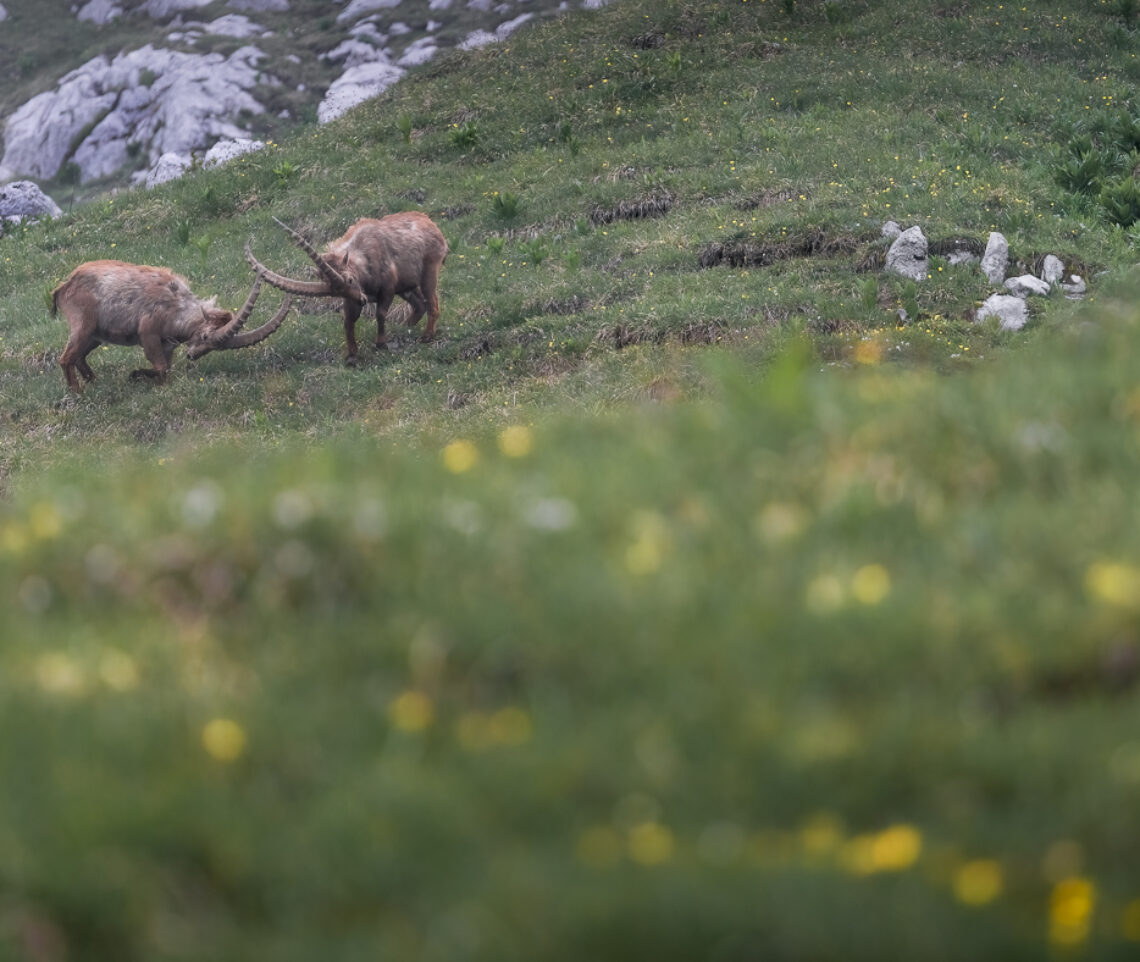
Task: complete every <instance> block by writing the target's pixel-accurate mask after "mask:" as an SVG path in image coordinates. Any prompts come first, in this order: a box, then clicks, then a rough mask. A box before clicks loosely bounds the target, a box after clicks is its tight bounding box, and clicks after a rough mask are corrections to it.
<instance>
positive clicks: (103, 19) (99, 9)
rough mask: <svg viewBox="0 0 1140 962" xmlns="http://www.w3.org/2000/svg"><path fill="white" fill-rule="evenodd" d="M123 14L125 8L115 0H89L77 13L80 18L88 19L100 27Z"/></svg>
mask: <svg viewBox="0 0 1140 962" xmlns="http://www.w3.org/2000/svg"><path fill="white" fill-rule="evenodd" d="M122 15H123V8H122V7H120V6H119V5H118V4H117V3H114V2H113V0H89V2H87V3H85V4H84V5H83V6H82V7H81V8H80V10H79V13H78V14H76V16H77V17H78V19H80V20H88V21H90V22H91V23H94V24H98V25H99V26H100V27H101V26H103V24H105V23H110V22H111V21H112V20H114V19H115V18H116V17H121V16H122Z"/></svg>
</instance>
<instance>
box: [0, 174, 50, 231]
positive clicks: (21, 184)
mask: <svg viewBox="0 0 1140 962" xmlns="http://www.w3.org/2000/svg"><path fill="white" fill-rule="evenodd" d="M62 213H63V211H62V210H60V209H59V205H58V204H57V203H56V202H55V201H54V200H52V199H51V198H50V197H48V195H47V194H45V193H44V192H43V191H42V190H40V189H39V187H37V186H36V185H35V184H33V183H32V182H31V181H29V180H20V181H16V182H15V183H12V184H5V185H4V186H3V187H0V221H4V222H7V223H10V224H18V223H20V222H21V221H24V220H39V219H40V218H41V217H58V216H59V215H60V214H62Z"/></svg>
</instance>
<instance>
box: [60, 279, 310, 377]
mask: <svg viewBox="0 0 1140 962" xmlns="http://www.w3.org/2000/svg"><path fill="white" fill-rule="evenodd" d="M260 292H261V279H260V278H258V279H257V281H255V283H254V285H253V289H252V290H251V291H250V292H249V297H248V298H246V302H245V306H243V307H242V309H241V310H240V311H239V312H238V313H237V314H236V315H235V314H234V312H233V311H224V310H221V309H220V308H218V307H215V304H214V302H215V300H216V299H215V298H210V299H209V300H206V301H204V300H201V299H200V298H198V297H196V296H195V295H194V293H193V292H192V291H191V290H190V287H189V286H188V285H187V283H186V279H185V278H183V277H179V276H178V275H177V274H175V273H174V272H173V271H169V270H167V269H166V268H165V267H145V266H140V265H137V264H124V263H123V262H122V261H88V262H87V263H85V264H80V265H79V266H78V267H77V268H75V270H73V271H72V272H71V274H69V275H68V277H67V279H66V280H65V281H63V282H62V283H61V284H60V285H59V286H58V287H57V288H56V289H55V290H54V291H52V292H51V312H52V314H56V313H57V312H62V313H63V316H64V317H65V318H66V319H67V323H68V326H69V327H70V328H71V337H69V338H68V341H67V346H66V347H65V348H64V349H63V354H62V355H60V359H59V363H60V367H62V368H63V376H64V377H65V378H66V379H67V386H68V387H69V388H71V390H72V391H76V392H78V390H79V379H78V378H77V377H76V376H75V372H76V371H78V372H79V373H80V374H82V375H83V377H84V379H85V380H87V381H91V380H93V379H94V377H95V374H94V372H92V370H91V368H90V367H89V366H88V364H87V355H88V354H90V353H91V352H92V351H93V350H95V348H96V347H98V346H99V345H100V344H123V345H133V344H140V345H142V349H143V353H144V354H146V359H147V360H148V361H150V363H151V365H152V367H151V368H149V369H148V368H142V369H141V370H137V371H133V372H132V373H131V377H134V378H137V377H153V378H156V379H157V380H158V381H164V380H165V379H166V375H167V372H168V371H169V370H170V359H171V356H172V355H173V354H174V349H175V348H176V347H177V346H178V345H179V344H185V345H186V355H187V357H189V358H191V359H192V360H193V359H196V358H199V357H201V356H202V355H203V354H208V353H209V352H210V351H222V350H229V349H231V348H237V347H249V346H250V345H251V344H257V343H258V342H259V341H263V340H265V338H267V337H268V336H269V335H270V334H272V333H273V332H274V331H276V330H277V328H279V327H280V326H281V322H282V321H284V320H285V315H286V314H288V313H289V307H290V298H288V297H286V298H285V301H284V303H283V304H282V305H281V309H280V310H279V311H278V312H277V314H276V316H274V317H273V319H272V320H270V321H268V322H267V323H266V324H264V325H262V326H261V327H259V328H257V330H254V331H247V332H246V333H244V334H239V333H238V331H240V330H241V327H242V325H243V324H245V322H246V320H247V319H248V318H249V315H250V312H251V311H252V310H253V305H254V303H255V302H256V301H257V296H258V294H259V293H260Z"/></svg>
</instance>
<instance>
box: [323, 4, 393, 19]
mask: <svg viewBox="0 0 1140 962" xmlns="http://www.w3.org/2000/svg"><path fill="white" fill-rule="evenodd" d="M399 5H400V0H352V3H350V4H349V5H348V6H347V7H346V8H345V9H344V10H342V11H341V12H340V13H339V14H337V18H336V22H337V23H344V22H345V21H348V20H359V19H360V18H361V17H366V16H368V14H370V13H375V12H376V11H377V10H391V9H392V8H393V7H398V6H399Z"/></svg>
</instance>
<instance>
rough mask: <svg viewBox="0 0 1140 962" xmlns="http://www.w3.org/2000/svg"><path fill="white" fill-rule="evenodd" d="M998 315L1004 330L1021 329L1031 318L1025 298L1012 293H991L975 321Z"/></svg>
mask: <svg viewBox="0 0 1140 962" xmlns="http://www.w3.org/2000/svg"><path fill="white" fill-rule="evenodd" d="M987 317H996V318H997V319H998V321H999V323H1000V325H1001V329H1002V330H1003V331H1020V330H1021V329H1022V328H1023V327H1025V324H1026V322H1027V321H1028V320H1029V308H1028V307H1026V306H1025V301H1024V299H1022V298H1020V297H1014V296H1013V295H1012V294H991V295H990V296H989V297H987V298H986V300H985V303H984V304H982V306H981V307H979V308H978V312H977V314H975V315H974V320H975V321H984V320H985V319H986V318H987Z"/></svg>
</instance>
